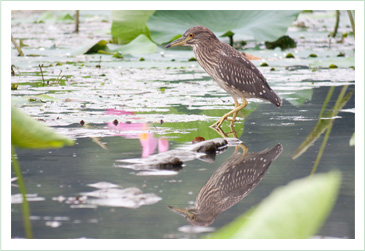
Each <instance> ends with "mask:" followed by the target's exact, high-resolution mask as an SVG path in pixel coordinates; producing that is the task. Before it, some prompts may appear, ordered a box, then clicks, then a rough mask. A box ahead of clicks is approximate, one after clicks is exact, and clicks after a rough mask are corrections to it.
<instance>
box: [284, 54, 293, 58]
mask: <svg viewBox="0 0 365 251" xmlns="http://www.w3.org/2000/svg"><path fill="white" fill-rule="evenodd" d="M285 58H294V55H293V54H291V53H288V54H286V56H285Z"/></svg>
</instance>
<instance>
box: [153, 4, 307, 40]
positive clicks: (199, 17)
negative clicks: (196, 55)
mask: <svg viewBox="0 0 365 251" xmlns="http://www.w3.org/2000/svg"><path fill="white" fill-rule="evenodd" d="M299 13H300V11H261V10H256V11H255V10H241V11H230V10H224V11H218V10H213V11H212V10H159V11H156V12H155V13H154V14H153V16H151V18H150V19H149V20H148V22H147V26H148V28H149V29H150V34H151V38H152V40H153V41H155V42H157V43H159V44H162V43H166V42H169V41H171V39H172V38H173V37H174V36H176V35H177V34H183V33H184V32H185V31H186V30H187V29H189V28H191V27H193V26H195V25H203V26H206V27H208V28H209V29H211V30H212V31H213V32H215V33H216V35H218V36H220V35H222V34H224V33H226V32H227V31H232V32H233V33H235V34H244V35H251V36H254V37H255V39H256V40H259V41H264V40H270V41H272V40H275V39H277V38H279V37H281V36H283V35H285V33H286V31H287V29H288V27H289V25H290V24H291V23H292V22H293V21H294V20H295V19H296V17H297V16H298V14H299Z"/></svg>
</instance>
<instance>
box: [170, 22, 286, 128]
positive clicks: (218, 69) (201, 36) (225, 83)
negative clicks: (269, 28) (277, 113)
mask: <svg viewBox="0 0 365 251" xmlns="http://www.w3.org/2000/svg"><path fill="white" fill-rule="evenodd" d="M177 45H182V46H190V47H193V51H194V54H195V56H196V59H197V60H198V62H199V64H200V65H201V66H202V67H203V69H204V70H205V71H206V72H207V73H208V74H209V75H210V76H211V77H212V78H213V79H214V80H215V81H216V82H217V83H218V85H219V86H220V87H222V88H223V89H224V90H225V91H226V92H228V93H229V94H230V95H231V96H232V97H233V99H234V102H235V109H233V110H232V111H230V112H229V113H227V114H225V115H224V116H223V117H222V118H221V119H220V120H218V121H217V122H216V123H215V124H213V125H212V126H214V127H220V125H221V124H222V123H223V121H224V120H226V119H227V120H230V121H231V126H232V125H233V122H234V121H235V118H236V116H237V113H238V111H240V110H241V109H243V108H244V107H246V105H247V101H246V98H259V99H263V100H267V101H270V102H271V103H273V104H274V105H275V106H277V107H280V106H281V105H282V100H281V98H280V97H279V96H278V95H277V94H276V93H275V92H274V91H273V90H272V89H271V88H270V86H269V85H268V83H267V81H266V79H265V78H264V76H263V75H262V73H261V72H260V71H259V70H258V69H257V67H256V66H255V65H254V64H253V63H252V62H250V61H249V60H248V59H247V58H245V56H244V55H242V53H240V52H238V51H237V50H236V49H234V48H233V47H232V46H230V45H228V44H225V43H223V42H221V41H219V39H218V38H217V37H216V36H215V35H214V33H213V32H212V31H210V30H209V29H208V28H206V27H204V26H195V27H192V28H190V29H188V30H187V31H186V32H185V33H184V35H183V36H182V37H181V38H179V39H177V40H175V41H173V42H171V43H170V44H168V45H167V46H166V48H169V47H173V46H177ZM239 98H241V99H242V104H241V105H239V103H238V101H237V99H239ZM230 115H233V118H232V119H229V118H228V116H230Z"/></svg>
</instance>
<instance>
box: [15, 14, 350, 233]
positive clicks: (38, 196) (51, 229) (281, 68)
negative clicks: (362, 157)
mask: <svg viewBox="0 0 365 251" xmlns="http://www.w3.org/2000/svg"><path fill="white" fill-rule="evenodd" d="M21 15H22V13H14V17H13V21H12V34H13V36H14V37H17V38H22V39H23V41H24V43H26V44H28V45H29V47H24V52H25V54H31V53H32V54H39V56H38V57H26V58H21V57H17V56H16V55H17V52H16V50H15V49H14V48H13V51H12V64H13V65H15V66H16V67H17V68H18V69H19V71H20V72H21V74H20V75H19V74H16V75H15V76H13V77H12V83H13V84H18V85H19V86H18V89H17V90H13V91H12V103H13V104H15V105H16V106H17V107H20V108H21V109H22V110H23V111H25V112H26V113H28V114H30V115H32V116H33V117H35V118H37V119H41V120H42V121H44V122H45V124H47V125H48V126H52V127H53V128H54V129H55V130H56V131H57V132H59V133H60V134H63V135H68V136H70V137H72V138H74V139H75V140H76V144H75V145H74V146H72V147H64V148H61V149H49V150H24V149H17V150H16V152H17V157H18V159H19V164H20V166H21V169H22V172H23V175H24V180H25V184H26V189H27V194H28V195H29V200H30V210H31V222H32V228H33V234H34V238H100V239H109V238H128V239H133V238H200V237H202V236H203V235H204V234H206V233H207V232H212V231H215V230H217V229H219V228H220V227H222V226H224V225H226V224H227V223H229V222H231V221H232V220H234V219H235V218H236V217H238V216H240V215H241V214H243V213H245V212H246V211H248V210H249V209H250V208H252V207H253V206H255V205H257V204H259V203H260V202H261V201H262V200H263V199H264V198H266V197H267V196H268V195H270V193H271V191H272V190H274V189H275V188H277V187H279V186H283V185H286V184H287V183H289V182H290V181H292V180H294V179H299V178H303V177H306V176H308V175H310V174H311V172H315V173H323V172H328V171H330V170H333V169H337V170H340V171H341V173H342V184H341V188H340V191H339V197H338V199H337V201H336V204H335V206H334V209H333V211H332V213H331V215H330V216H329V218H328V219H327V221H326V222H325V224H324V225H323V227H322V228H321V229H320V231H319V233H318V235H319V236H326V237H327V236H328V237H338V238H354V236H355V230H354V225H355V223H354V219H355V216H354V212H355V209H354V208H355V205H354V204H355V198H354V194H355V186H354V183H355V182H354V180H355V178H354V174H355V156H354V146H352V145H350V143H349V142H350V138H351V137H352V135H353V133H354V131H355V95H354V94H351V93H352V92H354V91H355V71H354V69H353V68H349V67H350V66H354V39H353V37H348V38H346V39H344V41H343V43H337V40H339V39H330V38H328V37H327V34H328V30H331V29H332V27H333V25H332V24H333V23H334V17H333V15H332V12H318V13H314V14H301V15H300V16H299V19H298V21H297V22H298V23H299V22H306V23H307V24H310V25H311V27H309V28H307V29H301V28H298V27H297V26H293V27H291V28H290V29H289V32H288V34H289V36H291V37H292V38H294V39H295V40H296V41H297V42H298V46H297V48H295V49H291V50H288V51H285V52H282V51H281V50H265V49H263V48H261V49H258V48H257V46H256V43H255V42H254V41H253V40H249V39H248V40H247V41H248V45H247V49H246V50H245V52H246V53H248V54H252V55H255V56H258V57H261V58H263V59H265V61H266V62H267V63H268V64H269V67H259V69H260V70H261V71H262V72H263V74H264V75H265V77H266V78H267V80H268V82H269V84H270V86H271V87H272V88H273V89H274V90H275V91H276V92H277V93H278V94H279V96H281V97H282V98H283V106H282V107H281V108H280V109H277V108H275V107H274V106H273V105H272V104H269V103H265V102H262V101H259V100H253V99H251V100H249V105H248V107H247V108H246V109H245V110H244V111H241V112H240V113H239V115H238V116H239V118H238V121H237V122H236V123H235V133H234V134H229V135H228V137H230V138H231V139H230V140H228V145H227V146H226V147H224V148H220V149H219V152H218V153H217V154H216V155H215V154H213V155H209V156H208V157H206V156H205V157H204V156H203V155H201V154H196V153H194V154H192V153H191V151H187V150H186V149H188V148H189V147H190V148H191V147H192V143H191V142H192V141H193V140H194V138H196V137H204V138H205V139H206V140H211V139H213V140H219V139H221V138H222V135H221V134H219V133H218V132H217V131H215V130H213V129H211V128H210V127H209V125H211V124H213V123H214V122H215V121H216V120H217V119H218V118H219V117H220V116H222V115H223V114H224V113H226V112H228V111H229V110H230V109H232V108H233V100H232V98H231V97H230V96H229V95H228V94H226V93H225V92H224V91H223V90H221V89H219V87H218V85H216V84H215V83H214V82H213V81H212V80H211V79H210V78H209V76H208V75H207V74H206V73H205V72H204V71H203V70H202V69H201V68H200V66H199V65H198V63H197V62H195V61H188V59H189V58H191V57H193V53H192V51H189V50H176V51H175V50H169V51H167V50H164V49H162V48H158V52H157V53H154V54H146V55H133V56H125V58H124V59H116V58H112V57H111V56H109V55H102V56H99V55H82V54H78V55H73V54H72V52H73V51H74V50H76V49H79V48H77V46H76V45H77V44H79V43H80V41H84V43H85V44H86V43H88V42H92V41H95V40H96V41H98V40H100V39H109V38H110V35H108V34H107V32H108V29H110V26H111V23H110V20H109V14H108V12H84V13H82V15H81V20H82V21H83V22H84V26H83V27H82V28H81V32H80V34H79V35H75V34H70V33H71V32H72V27H73V24H70V23H57V22H56V23H49V22H45V23H34V22H32V19H31V18H30V19H29V20H28V22H27V21H24V22H20V21H19V20H20V17H21ZM32 15H33V16H34V18H37V17H38V15H40V14H39V13H33V14H32ZM101 21H104V22H101ZM323 22H325V23H326V25H328V28H324V27H323ZM27 29H28V30H29V32H27V33H25V32H24V31H25V30H27ZM83 29H84V30H83ZM349 30H350V29H349V28H348V22H346V21H343V22H342V23H341V25H340V30H339V31H340V32H345V31H349ZM96 31H99V32H96ZM41 38H42V39H41ZM45 38H46V39H45ZM41 40H42V41H41ZM53 45H54V46H53ZM51 48H52V49H51ZM245 48H246V47H245ZM288 52H291V53H293V54H294V55H295V58H294V59H287V58H285V55H286V54H287V53H288ZM340 52H342V53H344V55H345V56H344V57H337V55H338V54H339V53H340ZM311 53H316V54H317V55H318V57H317V58H309V57H308V55H309V54H311ZM141 57H143V58H144V61H141ZM172 59H173V61H172ZM253 62H254V63H255V64H256V65H257V66H260V64H261V62H262V60H255V61H253ZM57 63H59V64H58V65H57ZM39 64H43V66H44V68H43V74H44V78H45V80H46V81H47V80H48V81H50V82H49V85H47V84H45V85H44V84H43V81H42V76H41V74H40V70H39V66H38V65H39ZM330 64H336V65H337V66H338V68H337V69H329V68H328V66H329V65H330ZM51 65H52V66H51ZM97 65H99V66H100V67H96V66H97ZM271 68H275V70H272V69H271ZM61 70H62V73H61V76H62V75H65V76H66V77H65V78H63V81H58V80H57V76H58V75H59V74H60V72H61ZM65 79H67V80H66V81H65ZM331 91H333V94H332V96H331V98H330V99H329V101H328V103H327V106H326V111H327V110H328V111H331V109H330V108H332V107H334V106H335V104H336V102H337V101H338V102H342V104H343V107H341V108H340V110H339V111H335V112H334V113H326V112H325V113H323V114H322V116H321V118H322V121H324V120H327V121H330V123H333V126H332V130H331V133H330V136H329V138H328V141H327V144H326V147H325V149H324V152H323V155H322V158H321V159H320V162H319V165H318V167H317V169H316V170H313V165H314V162H315V160H316V158H317V155H318V152H319V151H320V147H321V144H322V141H323V138H324V133H323V134H322V135H321V136H320V135H317V136H318V139H317V140H314V142H313V144H310V147H309V148H307V149H306V151H304V152H303V153H302V154H301V155H300V156H298V157H296V158H295V159H293V155H294V154H295V152H296V150H297V149H298V147H299V146H300V145H301V144H302V142H303V141H304V140H305V139H306V138H307V136H308V135H309V134H310V133H311V132H312V130H313V128H314V127H315V126H316V124H317V122H318V120H319V116H320V114H321V109H322V107H323V104H324V102H325V99H326V96H327V95H328V93H329V92H331ZM343 93H345V94H346V95H348V96H347V97H348V100H346V101H345V100H344V98H341V95H342V94H343ZM81 121H83V122H84V123H85V124H84V125H83V126H82V125H81V124H80V122H81ZM225 123H226V124H225V125H224V126H223V127H222V129H223V130H224V132H225V133H229V132H230V131H231V130H230V128H229V127H228V123H227V122H225ZM233 135H236V136H237V138H238V139H239V140H240V141H241V142H242V143H243V144H244V145H245V146H246V147H247V149H248V153H249V154H250V153H255V154H256V156H259V157H260V156H261V155H260V154H262V153H260V152H261V151H263V150H265V149H268V148H274V147H278V143H280V144H281V147H282V152H281V153H280V152H279V153H278V154H277V155H278V156H275V157H276V159H275V158H273V159H275V160H273V161H272V163H271V165H269V167H268V169H267V170H266V171H265V172H266V173H265V172H264V173H263V174H264V176H263V177H262V180H261V181H259V182H258V184H256V187H254V189H252V190H251V191H249V192H248V194H247V196H246V197H245V198H243V199H242V200H240V201H239V202H237V203H236V204H235V205H233V206H232V207H231V208H229V209H226V210H225V211H224V212H222V213H220V214H218V215H217V216H216V218H215V220H214V222H213V223H212V224H210V225H209V226H204V227H202V226H195V225H191V224H190V223H189V222H188V221H186V220H185V219H184V218H183V217H181V216H180V215H178V214H176V213H175V212H173V211H172V210H171V209H169V207H171V206H173V207H179V208H187V207H192V206H193V205H194V201H195V200H196V198H197V196H198V194H199V191H200V190H201V189H202V187H204V185H205V183H206V182H207V181H208V180H209V179H210V177H212V175H213V174H214V172H215V171H216V170H217V169H219V168H220V167H222V166H223V167H224V166H229V163H230V162H229V161H232V158H233V157H234V156H235V150H236V145H237V144H238V143H237V142H236V141H234V140H232V139H233V138H232V137H233ZM176 149H179V150H176ZM184 149H185V150H184ZM239 151H242V150H241V149H240V150H239ZM186 152H189V154H187V155H184V154H186ZM166 153H172V154H170V156H179V154H183V155H184V158H186V159H184V161H183V162H184V163H183V165H182V166H180V165H178V167H176V166H175V167H173V168H171V166H169V167H166V166H164V167H161V168H153V167H152V166H153V165H151V164H148V163H149V162H148V161H152V162H153V161H154V160H155V159H156V158H157V159H161V156H166ZM157 154H158V155H157ZM164 154H165V155H164ZM156 155H157V157H155V156H156ZM262 156H264V155H262ZM259 157H258V158H259ZM146 163H147V164H146ZM153 163H155V162H153ZM14 176H15V174H14V173H12V177H14ZM18 193H19V190H18V188H17V186H16V182H14V183H13V186H12V195H13V198H12V200H13V201H12V215H11V217H12V219H11V222H12V228H11V236H12V237H13V238H23V237H24V229H23V221H22V207H21V204H19V199H18V198H17V194H18Z"/></svg>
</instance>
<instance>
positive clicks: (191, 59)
mask: <svg viewBox="0 0 365 251" xmlns="http://www.w3.org/2000/svg"><path fill="white" fill-rule="evenodd" d="M188 61H189V62H190V61H196V58H194V57H191V58H189V60H188Z"/></svg>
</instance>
